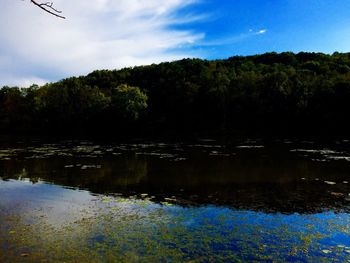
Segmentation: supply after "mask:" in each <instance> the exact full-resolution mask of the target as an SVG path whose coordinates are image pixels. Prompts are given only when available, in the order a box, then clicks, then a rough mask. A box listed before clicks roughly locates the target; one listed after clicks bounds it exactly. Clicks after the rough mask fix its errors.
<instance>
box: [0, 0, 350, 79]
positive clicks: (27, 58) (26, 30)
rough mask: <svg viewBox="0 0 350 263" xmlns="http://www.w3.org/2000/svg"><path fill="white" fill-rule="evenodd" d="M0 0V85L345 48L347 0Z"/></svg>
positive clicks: (349, 24) (349, 32)
mask: <svg viewBox="0 0 350 263" xmlns="http://www.w3.org/2000/svg"><path fill="white" fill-rule="evenodd" d="M54 4H55V6H56V8H58V9H61V10H62V11H63V13H64V15H65V16H66V17H67V19H66V20H61V19H58V18H55V17H53V16H50V15H48V14H46V13H44V12H42V11H41V10H40V9H39V8H37V7H35V6H34V5H32V4H31V3H30V2H29V1H13V0H1V2H0V25H1V27H0V86H1V85H20V86H28V85H30V84H32V83H38V84H43V83H46V82H51V81H57V80H59V79H62V78H65V77H69V76H74V75H84V74H87V73H89V72H91V71H93V70H95V69H119V68H122V67H128V66H136V65H145V64H151V63H159V62H162V61H173V60H177V59H181V58H185V57H199V58H205V59H216V58H227V57H230V56H234V55H251V54H260V53H264V52H271V51H276V52H283V51H294V52H299V51H315V52H325V53H333V52H335V51H340V52H349V51H350V15H349V14H350V11H349V10H350V0H333V1H331V0H304V1H302V0H265V1H257V0H221V1H217V0H215V1H214V0H94V1H86V0H74V1H67V0H55V1H54Z"/></svg>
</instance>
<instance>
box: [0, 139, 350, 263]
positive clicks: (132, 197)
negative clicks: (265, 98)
mask: <svg viewBox="0 0 350 263" xmlns="http://www.w3.org/2000/svg"><path fill="white" fill-rule="evenodd" d="M349 184H350V142H349V141H348V140H338V141H336V140H334V141H332V142H327V143H325V142H323V143H316V142H312V141H297V140H280V141H273V142H271V141H270V142H265V141H259V140H246V141H241V142H230V143H227V142H221V141H216V140H210V139H202V140H197V141H191V142H181V143H180V142H171V143H163V142H144V141H133V142H129V143H117V142H116V143H110V142H108V143H107V142H103V141H89V140H84V141H81V140H60V141H55V142H52V141H49V140H40V139H11V140H1V147H0V262H237V261H262V262H271V261H280V262H285V261H291V262H309V261H312V262H322V261H339V262H350V185H349Z"/></svg>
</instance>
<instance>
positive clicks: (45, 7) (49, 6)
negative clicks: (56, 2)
mask: <svg viewBox="0 0 350 263" xmlns="http://www.w3.org/2000/svg"><path fill="white" fill-rule="evenodd" d="M30 2H32V3H33V4H34V5H36V6H38V7H39V8H41V9H42V10H44V11H45V12H47V13H49V14H51V15H54V16H57V17H59V18H63V19H66V18H65V17H64V16H62V15H60V14H61V13H62V11H59V10H57V9H56V8H54V7H53V2H46V3H38V2H37V1H36V0H30Z"/></svg>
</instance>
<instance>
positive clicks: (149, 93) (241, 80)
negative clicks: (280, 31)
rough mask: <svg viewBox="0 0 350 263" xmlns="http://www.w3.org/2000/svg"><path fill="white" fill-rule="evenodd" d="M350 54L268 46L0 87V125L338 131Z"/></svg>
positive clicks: (74, 130) (127, 131) (103, 130)
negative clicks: (276, 49) (215, 56)
mask: <svg viewBox="0 0 350 263" xmlns="http://www.w3.org/2000/svg"><path fill="white" fill-rule="evenodd" d="M349 114H350V53H338V52H336V53H333V54H332V55H329V54H323V53H307V52H300V53H297V54H295V53H291V52H284V53H266V54H262V55H254V56H234V57H230V58H228V59H224V60H202V59H183V60H179V61H175V62H165V63H161V64H157V65H156V64H153V65H148V66H138V67H132V68H124V69H120V70H96V71H94V72H92V73H90V74H88V75H86V76H80V77H70V78H67V79H63V80H60V81H58V82H55V83H48V84H45V85H43V86H38V85H32V86H30V87H25V88H23V87H8V86H4V87H2V89H1V90H0V133H2V134H12V133H18V134H87V135H89V134H92V135H103V136H105V135H108V136H119V135H123V136H125V135H126V136H155V137H157V136H158V137H159V136H160V137H162V136H165V135H169V136H172V135H175V136H181V135H184V136H203V135H205V136H207V135H211V136H216V135H218V136H219V135H225V136H238V135H239V136H241V135H243V136H271V137H278V136H346V135H348V134H349V132H350V122H349V116H350V115H349Z"/></svg>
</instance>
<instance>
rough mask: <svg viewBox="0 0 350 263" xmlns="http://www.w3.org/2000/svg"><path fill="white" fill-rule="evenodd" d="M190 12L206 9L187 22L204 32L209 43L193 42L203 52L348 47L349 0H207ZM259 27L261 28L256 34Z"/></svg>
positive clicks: (212, 55)
mask: <svg viewBox="0 0 350 263" xmlns="http://www.w3.org/2000/svg"><path fill="white" fill-rule="evenodd" d="M193 12H198V13H202V14H208V15H209V17H208V19H207V20H203V21H202V23H200V22H199V23H197V24H195V25H190V26H192V29H194V30H196V31H198V32H205V35H206V37H205V39H204V40H203V44H206V43H213V45H204V46H201V45H198V46H196V45H194V46H193V47H192V48H193V49H199V50H202V51H203V55H204V56H205V57H207V58H225V57H228V56H232V55H236V54H238V55H250V54H259V53H264V52H270V51H276V52H283V51H294V52H298V51H319V52H325V53H333V52H334V51H342V52H348V51H350V1H348V0H334V1H329V0H265V1H258V0H244V1H243V0H242V1H239V0H221V1H212V0H206V1H204V2H202V3H201V4H198V5H195V6H193ZM210 14H211V16H210ZM261 30H264V31H261ZM259 31H260V32H264V33H263V34H256V33H257V32H259ZM230 40H231V41H230ZM220 42H221V43H220ZM215 43H217V45H214V44H215Z"/></svg>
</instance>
